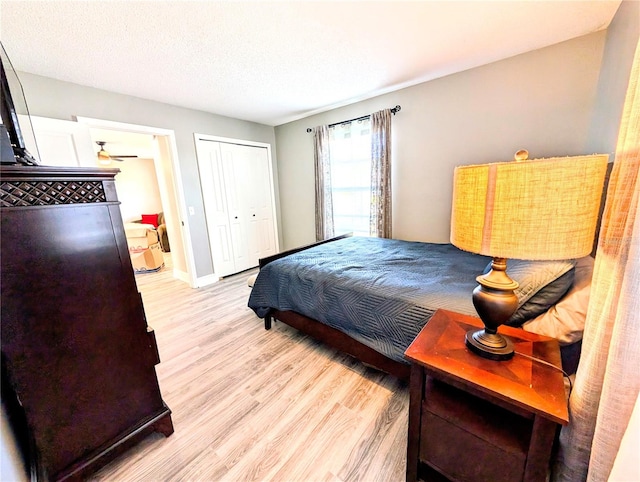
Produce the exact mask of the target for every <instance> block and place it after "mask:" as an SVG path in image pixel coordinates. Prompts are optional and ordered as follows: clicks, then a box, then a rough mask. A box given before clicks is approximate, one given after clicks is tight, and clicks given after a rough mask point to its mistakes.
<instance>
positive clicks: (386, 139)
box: [369, 109, 391, 238]
mask: <svg viewBox="0 0 640 482" xmlns="http://www.w3.org/2000/svg"><path fill="white" fill-rule="evenodd" d="M369 234H370V235H371V236H377V237H379V238H390V237H391V109H384V110H381V111H379V112H375V113H373V114H371V214H370V217H369Z"/></svg>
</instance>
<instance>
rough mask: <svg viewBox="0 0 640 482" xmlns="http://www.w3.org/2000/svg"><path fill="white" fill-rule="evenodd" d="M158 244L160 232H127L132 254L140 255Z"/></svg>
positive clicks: (152, 230)
mask: <svg viewBox="0 0 640 482" xmlns="http://www.w3.org/2000/svg"><path fill="white" fill-rule="evenodd" d="M157 242H158V232H157V231H156V230H155V229H145V230H138V232H135V233H133V234H132V233H131V232H130V231H129V232H127V245H128V246H129V251H130V252H131V253H140V252H142V251H144V250H145V249H147V248H149V246H151V245H152V244H156V243H157Z"/></svg>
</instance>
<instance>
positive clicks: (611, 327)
mask: <svg viewBox="0 0 640 482" xmlns="http://www.w3.org/2000/svg"><path fill="white" fill-rule="evenodd" d="M639 75H640V44H639V48H637V49H636V54H635V59H634V63H633V68H632V71H631V78H630V81H629V88H628V91H627V97H626V100H625V106H624V111H623V117H622V122H621V127H620V133H619V136H618V145H617V147H616V156H615V163H614V166H613V171H612V173H611V180H610V182H609V189H608V192H607V201H606V205H605V210H604V215H603V220H602V227H601V231H600V240H599V242H598V250H597V253H596V262H595V268H594V274H593V283H592V288H591V299H590V302H589V310H588V313H587V320H586V325H585V331H584V338H583V346H582V356H581V358H580V366H579V368H578V372H577V374H576V381H575V386H574V389H573V392H572V393H571V397H570V400H569V408H570V423H569V425H568V426H566V427H564V428H563V429H562V431H561V434H560V448H559V458H558V461H557V464H556V467H555V471H554V479H555V480H558V481H571V482H576V481H582V480H589V481H606V480H609V476H610V474H611V470H612V467H613V464H614V460H615V459H616V455H617V453H618V451H619V450H620V446H621V442H622V440H623V435H624V433H625V430H626V428H627V425H628V424H629V421H630V419H631V414H632V411H633V408H634V404H635V403H636V400H637V398H638V393H639V392H640V209H638V204H639V198H640V179H639V174H638V173H639V171H640V83H639V81H638V77H639ZM635 450H636V457H637V456H638V452H637V450H638V448H637V447H635ZM636 463H637V458H636Z"/></svg>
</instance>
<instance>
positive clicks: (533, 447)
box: [523, 416, 558, 482]
mask: <svg viewBox="0 0 640 482" xmlns="http://www.w3.org/2000/svg"><path fill="white" fill-rule="evenodd" d="M557 428H558V424H557V423H554V422H552V421H551V420H547V419H546V418H542V417H540V416H536V418H535V420H534V421H533V431H532V433H531V440H530V442H529V453H528V455H527V463H526V465H525V469H524V478H523V482H534V481H542V480H547V474H548V471H549V465H550V461H551V460H550V459H551V451H552V450H553V442H554V439H555V436H556V429H557Z"/></svg>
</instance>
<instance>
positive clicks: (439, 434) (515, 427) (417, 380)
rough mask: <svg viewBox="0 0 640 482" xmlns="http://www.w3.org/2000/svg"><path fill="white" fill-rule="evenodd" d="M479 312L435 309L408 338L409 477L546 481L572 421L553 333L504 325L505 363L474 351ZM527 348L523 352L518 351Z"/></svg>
mask: <svg viewBox="0 0 640 482" xmlns="http://www.w3.org/2000/svg"><path fill="white" fill-rule="evenodd" d="M478 327H480V328H482V327H483V325H482V322H481V321H480V320H479V319H478V318H474V317H471V316H465V315H460V314H457V313H453V312H451V311H446V310H438V311H437V312H436V313H435V315H434V316H433V317H432V318H431V320H429V322H428V323H427V324H426V325H425V327H424V328H423V329H422V331H421V332H420V334H419V335H418V336H417V337H416V339H415V340H414V341H413V343H411V345H410V346H409V348H407V351H406V352H405V356H406V358H407V359H408V360H410V361H411V381H410V403H409V436H408V447H407V481H414V480H447V479H449V480H453V481H492V482H503V481H505V482H506V481H527V482H532V481H545V480H546V477H547V472H548V468H549V463H550V458H551V452H552V448H553V444H554V440H555V436H556V433H557V430H558V428H559V427H560V425H566V424H567V423H568V421H569V415H568V411H567V400H566V395H565V390H564V383H563V377H562V372H560V371H559V370H556V369H554V368H552V367H550V366H547V365H545V364H543V363H539V362H537V361H534V360H532V359H530V358H527V357H525V356H523V355H528V356H531V357H535V358H539V359H542V360H544V361H545V362H548V363H551V364H552V365H554V366H556V367H560V366H561V362H560V349H559V346H558V342H557V341H556V340H555V339H553V338H548V337H543V336H539V335H535V334H533V333H528V332H526V331H524V330H521V329H517V328H510V327H507V326H501V327H500V332H501V333H502V334H504V335H507V336H509V337H510V338H511V340H512V341H513V344H514V348H515V351H516V354H515V356H514V357H513V358H512V359H511V360H507V361H493V360H488V359H485V358H481V357H479V356H477V355H475V354H473V353H472V352H470V351H469V350H468V349H467V348H466V347H465V343H464V338H465V333H466V332H467V331H468V330H471V329H474V328H478ZM521 354H523V355H521Z"/></svg>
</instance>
